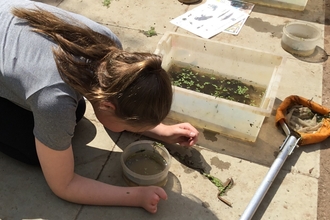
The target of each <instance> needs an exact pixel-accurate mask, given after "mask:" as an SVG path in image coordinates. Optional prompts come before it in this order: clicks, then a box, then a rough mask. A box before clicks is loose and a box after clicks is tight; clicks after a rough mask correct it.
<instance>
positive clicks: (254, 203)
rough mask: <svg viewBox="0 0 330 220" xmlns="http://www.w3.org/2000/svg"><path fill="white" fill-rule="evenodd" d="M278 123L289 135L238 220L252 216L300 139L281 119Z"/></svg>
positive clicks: (247, 219) (248, 218)
mask: <svg viewBox="0 0 330 220" xmlns="http://www.w3.org/2000/svg"><path fill="white" fill-rule="evenodd" d="M280 124H281V126H282V128H283V130H284V131H285V132H286V134H289V135H288V136H287V137H286V139H285V140H284V142H283V144H282V146H281V147H280V152H279V154H278V155H277V157H276V159H275V161H274V162H273V164H272V166H271V167H270V169H269V171H268V173H267V175H266V177H265V178H264V180H263V181H262V183H261V185H260V186H259V188H258V190H257V191H256V193H255V194H254V196H253V198H252V200H251V201H250V203H249V205H248V206H247V207H246V209H245V211H244V213H243V214H242V216H241V218H240V220H250V219H251V218H252V216H253V215H254V213H255V211H256V210H257V208H258V207H259V205H260V203H261V201H262V199H263V198H264V196H265V195H266V193H267V191H268V189H269V187H270V186H271V185H272V183H273V181H274V179H275V177H276V176H277V174H278V172H279V171H280V169H281V167H282V166H283V164H284V162H285V160H286V159H287V157H288V156H289V155H290V154H291V153H292V151H293V149H294V148H295V147H296V146H297V144H298V142H299V141H300V135H299V134H297V133H295V132H290V131H289V130H288V127H287V125H286V124H285V122H282V121H281V122H280Z"/></svg>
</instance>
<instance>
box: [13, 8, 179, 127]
mask: <svg viewBox="0 0 330 220" xmlns="http://www.w3.org/2000/svg"><path fill="white" fill-rule="evenodd" d="M12 13H13V14H14V15H15V16H17V17H19V18H22V19H25V20H27V22H28V24H29V25H30V26H31V27H32V28H33V31H35V32H37V33H39V34H42V35H46V36H47V37H49V38H51V39H52V40H53V41H54V42H55V43H56V44H57V45H58V48H54V49H53V54H54V59H55V62H56V65H57V69H58V71H59V73H60V75H61V77H62V79H63V80H64V81H65V82H66V83H67V84H68V85H70V86H71V87H72V88H73V89H75V90H76V91H78V92H80V93H81V94H82V95H83V96H85V97H86V98H87V99H88V100H90V101H91V102H99V101H110V102H112V103H113V104H114V105H115V107H116V111H115V113H116V115H117V117H119V118H121V119H123V120H126V121H127V122H128V124H130V125H132V126H135V125H136V126H145V125H157V124H159V123H160V122H161V121H162V120H164V118H165V117H166V116H167V114H168V113H169V111H170V108H171V104H172V96H173V94H172V87H171V80H170V76H169V74H168V73H167V72H166V71H165V70H164V69H163V68H162V67H161V63H162V59H161V57H159V56H157V55H155V54H151V53H137V52H136V53H130V52H126V51H124V50H122V49H120V48H118V46H117V45H116V44H115V42H114V41H113V39H111V38H110V37H108V36H105V35H102V34H100V33H98V32H95V31H93V30H92V29H90V28H89V27H87V26H86V25H84V24H81V23H80V22H78V21H76V20H73V19H72V18H71V17H68V19H69V20H70V22H68V21H65V20H64V19H61V18H59V17H57V16H55V15H54V14H53V13H51V12H48V11H46V10H43V9H40V8H36V9H23V8H14V9H13V10H12Z"/></svg>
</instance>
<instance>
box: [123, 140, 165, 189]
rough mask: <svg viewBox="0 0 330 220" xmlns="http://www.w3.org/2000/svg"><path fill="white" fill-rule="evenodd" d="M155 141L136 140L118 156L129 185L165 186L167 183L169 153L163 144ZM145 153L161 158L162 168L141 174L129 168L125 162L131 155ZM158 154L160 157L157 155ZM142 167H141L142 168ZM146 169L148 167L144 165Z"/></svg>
mask: <svg viewBox="0 0 330 220" xmlns="http://www.w3.org/2000/svg"><path fill="white" fill-rule="evenodd" d="M155 143H157V142H155V141H150V140H141V141H136V142H133V143H131V144H130V145H128V146H127V147H126V148H125V149H124V151H123V153H122V155H121V158H120V162H121V165H122V168H123V178H124V180H125V181H126V183H127V185H129V186H150V185H154V186H161V187H163V186H165V185H166V183H167V177H168V171H169V169H170V166H171V155H170V154H169V152H168V151H167V149H166V148H165V147H164V146H163V145H159V144H155ZM141 152H143V153H146V155H153V154H154V155H155V156H157V158H162V160H163V162H164V169H163V170H160V171H159V172H158V173H156V174H152V175H149V174H146V175H144V174H141V173H136V172H134V171H133V170H131V169H130V168H129V167H128V165H127V164H126V163H127V161H128V160H129V159H130V158H132V155H133V156H134V155H136V154H138V153H141ZM159 156H160V157H159ZM142 169H143V168H142ZM145 169H148V167H145Z"/></svg>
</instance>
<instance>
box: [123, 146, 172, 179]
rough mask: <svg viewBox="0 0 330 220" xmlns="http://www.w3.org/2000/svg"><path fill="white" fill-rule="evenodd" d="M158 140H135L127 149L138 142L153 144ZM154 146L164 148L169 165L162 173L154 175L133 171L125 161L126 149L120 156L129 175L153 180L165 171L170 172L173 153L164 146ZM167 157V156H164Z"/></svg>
mask: <svg viewBox="0 0 330 220" xmlns="http://www.w3.org/2000/svg"><path fill="white" fill-rule="evenodd" d="M155 142H156V141H151V140H140V141H135V142H133V143H130V144H129V145H128V146H127V147H126V148H125V149H124V151H125V150H126V149H128V148H130V147H132V146H134V145H137V144H150V145H151V146H152V144H153V143H155ZM152 147H154V148H160V149H162V150H163V151H164V152H165V153H166V155H167V156H168V160H166V162H167V167H166V168H165V169H164V170H163V171H162V172H160V173H157V174H154V175H141V174H138V173H135V172H133V171H131V170H130V169H129V168H128V167H127V166H126V164H125V161H124V151H123V153H122V154H121V157H120V162H121V165H122V167H123V169H125V171H126V173H128V174H129V175H131V176H134V177H135V178H138V179H143V180H152V179H157V178H159V177H161V176H163V175H164V171H166V170H167V171H166V172H168V170H169V167H170V165H171V155H170V153H169V152H168V150H167V149H166V148H165V147H164V146H152ZM164 159H165V158H164Z"/></svg>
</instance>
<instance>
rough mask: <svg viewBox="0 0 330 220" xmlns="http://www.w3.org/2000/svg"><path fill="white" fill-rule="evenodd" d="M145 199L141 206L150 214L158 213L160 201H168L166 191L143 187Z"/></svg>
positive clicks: (156, 187)
mask: <svg viewBox="0 0 330 220" xmlns="http://www.w3.org/2000/svg"><path fill="white" fill-rule="evenodd" d="M143 191H144V192H143V193H142V195H143V198H142V200H141V206H142V207H143V208H144V209H145V210H147V211H148V212H150V213H156V212H157V205H158V203H159V201H160V199H163V200H167V194H166V192H165V190H164V189H163V188H161V187H158V186H147V187H143Z"/></svg>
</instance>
